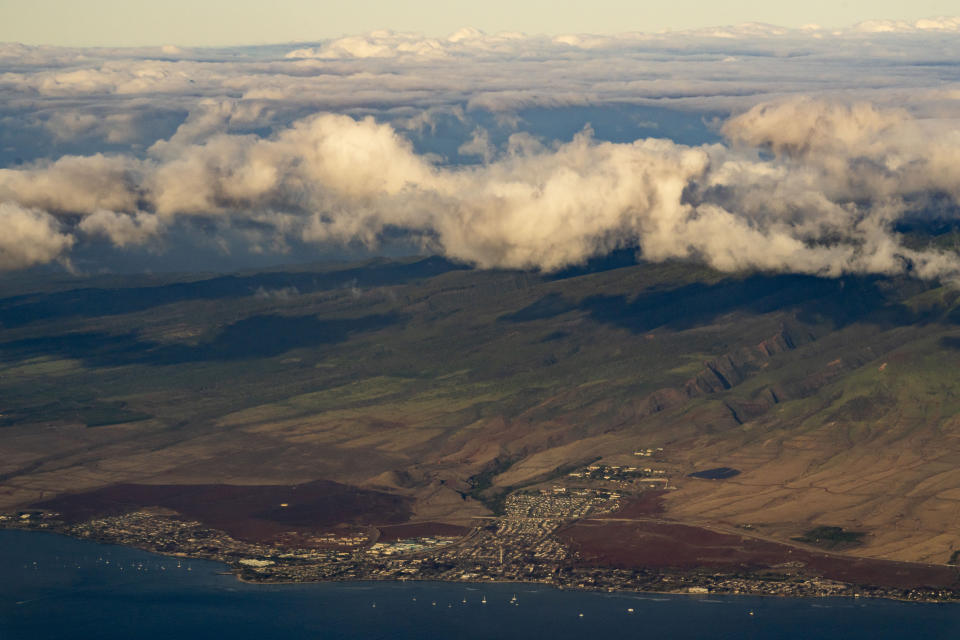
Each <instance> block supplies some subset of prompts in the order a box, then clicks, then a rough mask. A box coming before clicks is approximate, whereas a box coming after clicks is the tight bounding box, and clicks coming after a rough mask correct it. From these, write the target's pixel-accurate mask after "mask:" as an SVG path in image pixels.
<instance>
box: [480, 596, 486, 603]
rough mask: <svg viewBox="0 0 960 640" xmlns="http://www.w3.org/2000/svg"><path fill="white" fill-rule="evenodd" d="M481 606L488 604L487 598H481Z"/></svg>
mask: <svg viewBox="0 0 960 640" xmlns="http://www.w3.org/2000/svg"><path fill="white" fill-rule="evenodd" d="M480 604H487V596H483V597H482V598H480Z"/></svg>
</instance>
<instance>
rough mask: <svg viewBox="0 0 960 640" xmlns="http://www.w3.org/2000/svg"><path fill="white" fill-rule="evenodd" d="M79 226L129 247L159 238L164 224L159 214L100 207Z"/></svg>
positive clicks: (89, 232) (114, 242)
mask: <svg viewBox="0 0 960 640" xmlns="http://www.w3.org/2000/svg"><path fill="white" fill-rule="evenodd" d="M77 228H78V229H79V230H80V231H83V232H84V233H87V234H90V235H99V236H105V237H107V238H109V239H110V241H111V242H112V243H113V245H114V246H116V247H127V246H136V245H143V244H146V243H148V242H149V241H151V240H153V239H154V238H157V237H158V236H159V235H160V233H161V231H162V229H163V226H162V224H161V222H160V219H159V218H157V216H154V215H150V214H148V213H143V212H137V213H135V214H132V215H127V214H123V213H116V212H114V211H107V210H105V209H100V210H98V211H94V212H93V213H92V214H90V215H89V216H86V217H84V218H83V219H82V220H81V221H80V223H79V224H78V225H77Z"/></svg>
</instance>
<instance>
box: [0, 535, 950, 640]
mask: <svg viewBox="0 0 960 640" xmlns="http://www.w3.org/2000/svg"><path fill="white" fill-rule="evenodd" d="M223 570H224V567H223V566H222V565H219V564H216V563H213V562H202V561H196V560H190V561H186V560H181V561H179V562H178V560H177V559H174V558H168V557H164V556H158V555H154V554H150V553H145V552H142V551H137V550H133V549H127V548H124V547H117V546H111V545H102V544H97V543H93V542H87V541H80V540H73V539H70V538H65V537H62V536H58V535H54V534H48V533H36V532H26V531H0V639H2V640H19V639H21V638H22V639H31V640H33V639H38V640H39V639H43V638H58V639H61V638H97V639H112V638H118V639H119V638H123V639H125V640H126V639H129V638H137V639H154V638H156V639H163V640H172V639H180V638H231V639H242V638H257V639H260V640H263V639H265V638H284V639H286V638H293V639H296V638H310V639H334V638H364V639H367V638H390V639H400V640H404V639H408V638H409V639H414V638H416V639H429V638H445V639H446V638H450V639H453V638H478V639H479V638H483V639H491V638H525V639H531V638H533V639H535V638H551V639H558V640H562V639H564V638H577V639H582V638H585V637H592V638H603V637H610V638H664V639H668V640H673V639H684V638H708V639H710V640H720V639H724V638H763V639H778V640H779V639H789V638H798V639H800V638H803V639H805V640H808V639H811V638H842V639H844V640H855V639H860V638H862V639H870V640H875V639H878V638H906V637H910V638H950V639H955V638H960V604H918V603H905V602H893V601H885V600H869V599H841V598H830V599H788V598H756V597H738V596H731V597H716V596H679V595H678V596H673V595H649V594H632V593H593V592H582V591H569V590H567V591H562V590H557V589H552V588H547V587H540V586H537V585H525V584H516V585H513V584H484V585H464V584H452V583H437V582H419V583H409V582H408V583H372V582H357V583H325V584H306V585H304V584H300V585H251V584H243V583H240V582H238V581H237V580H235V579H234V578H233V577H232V576H229V575H223V574H222V572H223ZM514 596H516V602H515V603H514V602H511V600H513V597H514ZM484 598H485V599H486V603H485V604H484V603H483V602H482V599H484ZM629 609H633V612H630V611H629ZM751 613H752V615H751ZM581 614H582V616H581Z"/></svg>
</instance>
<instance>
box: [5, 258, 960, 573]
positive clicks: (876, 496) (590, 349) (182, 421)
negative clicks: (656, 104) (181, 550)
mask: <svg viewBox="0 0 960 640" xmlns="http://www.w3.org/2000/svg"><path fill="white" fill-rule="evenodd" d="M124 285H125V286H124ZM18 286H19V287H20V290H21V291H22V290H23V285H22V283H21V284H19V285H18ZM44 286H45V289H44V291H43V292H42V293H36V294H29V295H19V296H16V297H14V296H10V297H7V298H6V299H3V300H0V321H2V322H3V323H4V324H3V330H2V339H0V358H2V369H0V398H2V399H3V406H2V408H0V413H3V417H2V418H0V421H2V424H3V425H4V426H3V427H2V430H0V484H2V487H0V506H11V505H14V504H25V503H29V502H33V501H36V500H37V499H38V497H39V496H40V495H41V494H42V495H43V496H44V497H50V496H51V495H52V494H56V493H62V492H64V491H77V490H82V489H85V488H93V487H99V486H104V485H107V484H111V483H117V482H141V483H158V484H159V483H212V482H228V483H246V484H256V483H267V484H269V483H287V482H306V481H310V480H315V479H329V480H336V481H339V482H345V483H349V484H355V485H362V486H366V487H372V488H380V489H387V490H390V491H393V492H396V493H400V494H404V495H407V496H411V497H413V498H415V499H416V502H415V503H414V508H413V513H414V518H420V519H426V518H434V519H436V518H440V519H446V520H450V521H456V520H462V519H464V518H467V517H469V516H470V515H473V514H478V513H485V512H486V509H487V506H492V505H495V501H496V497H497V495H499V494H500V493H502V492H503V491H505V490H508V489H509V488H513V487H521V486H527V485H529V484H530V483H536V482H539V481H543V480H545V479H549V478H552V477H556V476H557V475H558V474H559V472H560V471H562V470H563V469H566V468H567V467H569V466H570V465H575V464H577V463H581V462H585V461H587V460H593V459H596V458H598V457H600V458H606V459H613V458H615V457H617V456H623V455H629V454H630V452H631V451H632V450H633V448H635V447H637V446H641V445H644V446H654V445H655V446H662V447H664V448H665V449H666V451H667V453H668V457H669V460H670V463H671V464H672V465H673V468H674V469H675V475H676V479H675V483H676V485H677V486H678V487H679V489H678V490H677V491H674V492H672V493H671V494H670V496H669V499H668V515H669V516H670V517H678V518H683V519H687V520H696V521H701V522H708V523H714V524H716V525H718V526H736V525H744V524H749V525H752V526H753V527H755V529H754V530H755V531H757V532H760V533H762V534H763V535H770V536H772V537H776V538H779V539H787V538H790V537H794V536H797V535H799V534H800V533H802V532H803V531H805V530H806V529H807V528H809V527H810V525H815V524H827V525H838V526H844V527H848V528H856V529H858V530H863V531H866V532H868V534H869V535H868V536H867V537H866V538H865V542H866V544H865V545H864V546H863V547H860V548H858V549H856V550H855V552H856V553H863V554H876V555H884V556H889V557H902V558H912V559H917V558H923V559H930V560H932V561H943V557H942V556H943V555H944V553H946V554H947V555H949V550H950V549H952V548H957V547H960V540H958V537H957V534H956V533H954V532H956V531H957V530H958V527H957V526H956V525H957V521H956V515H955V514H956V513H957V512H958V510H957V509H956V506H957V505H956V503H955V502H952V500H955V499H958V498H960V495H958V494H960V472H955V471H954V469H957V468H960V465H958V462H960V460H958V459H957V458H956V456H957V454H958V452H960V440H958V437H957V433H960V431H958V427H957V420H956V418H955V416H956V413H957V411H956V409H957V402H958V401H957V399H956V395H955V394H956V393H957V391H958V381H960V378H958V375H957V373H956V366H955V365H956V362H957V361H958V358H957V356H958V355H960V351H958V350H957V349H958V346H960V325H957V324H956V320H957V318H958V317H960V314H957V313H956V312H955V311H954V305H955V302H956V295H955V294H954V292H953V291H952V290H951V289H949V288H948V287H942V286H936V285H934V284H926V283H921V282H917V281H912V280H886V279H879V278H847V279H841V280H831V279H817V278H811V277H806V276H792V275H780V276H774V275H756V274H753V275H751V274H742V275H725V274H719V273H716V272H712V271H708V270H705V269H699V268H694V267H691V266H689V265H680V264H661V265H646V264H633V261H632V260H631V259H629V258H627V259H624V256H622V255H615V256H612V257H611V258H610V259H608V260H606V261H602V262H598V263H597V264H594V265H592V268H584V269H578V270H571V271H568V272H566V273H561V274H555V275H551V276H544V275H540V274H532V273H521V272H492V271H474V270H465V269H463V268H460V267H457V266H456V265H452V264H449V263H446V262H444V261H442V260H437V259H425V260H407V261H401V262H392V263H391V262H385V261H378V262H374V263H369V264H365V265H353V266H348V267H343V266H340V267H338V266H325V267H322V268H320V267H318V268H317V269H299V270H297V271H276V272H271V273H267V274H239V275H237V276H230V277H227V278H197V277H195V278H189V277H181V278H178V279H177V280H176V281H175V282H174V281H163V280H162V279H156V278H154V279H152V280H151V281H150V282H143V281H140V280H138V281H132V280H131V281H126V282H125V281H123V280H122V279H119V280H118V279H116V278H113V279H111V280H110V281H96V280H93V281H84V282H82V283H71V282H61V283H55V284H49V283H48V284H45V285H44ZM706 465H714V466H731V467H735V468H737V469H740V470H741V472H742V473H741V474H740V475H739V476H736V477H735V478H732V479H729V480H724V481H722V482H713V481H702V480H693V479H686V478H685V477H684V476H685V472H688V471H693V470H695V469H699V468H703V467H704V466H706ZM681 471H683V472H684V473H681ZM478 478H482V479H483V482H482V483H478ZM481 485H482V486H481ZM485 505H486V506H485Z"/></svg>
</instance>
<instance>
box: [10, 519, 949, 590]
mask: <svg viewBox="0 0 960 640" xmlns="http://www.w3.org/2000/svg"><path fill="white" fill-rule="evenodd" d="M17 524H19V523H17ZM0 530H7V531H28V532H34V533H38V532H41V533H42V532H45V533H51V534H55V535H60V536H64V537H66V538H71V539H73V540H80V541H87V542H92V543H95V544H105V545H115V546H119V547H124V548H128V549H137V550H139V551H144V552H147V553H152V554H156V555H159V556H164V557H169V558H177V559H191V560H201V561H209V562H216V563H218V564H220V565H222V566H223V567H224V568H225V569H226V570H224V571H219V572H217V573H218V574H220V575H232V576H233V577H234V578H235V579H236V580H238V581H239V582H242V583H244V584H249V585H306V584H321V583H347V582H379V583H386V582H394V583H407V582H442V583H446V584H458V583H459V584H464V585H485V584H517V585H537V586H543V587H550V588H553V589H557V590H561V591H562V590H569V591H583V592H592V593H621V594H661V595H673V596H701V597H702V596H725V597H733V596H767V597H775V598H803V599H826V598H843V599H850V600H855V599H861V598H870V599H881V600H892V601H899V602H922V603H929V604H958V603H960V589H932V588H929V587H922V586H917V587H914V588H909V589H896V588H890V587H878V586H875V585H858V584H852V583H842V582H837V581H819V580H818V579H817V578H808V579H807V580H806V581H805V582H804V583H797V582H782V581H776V580H763V579H762V578H761V577H760V576H756V575H754V576H750V575H749V574H748V575H745V576H735V577H734V579H736V580H737V581H738V584H739V585H740V587H741V588H738V589H731V588H723V587H718V586H717V585H716V584H715V582H716V580H717V577H718V575H721V574H718V573H713V574H707V573H703V572H702V571H701V572H696V571H694V572H690V571H687V572H684V571H669V570H655V571H652V572H651V571H650V570H643V569H639V570H626V569H618V568H608V567H600V566H596V567H575V566H573V565H570V566H568V567H566V569H568V570H570V571H571V572H572V573H571V574H570V576H569V577H567V578H566V579H564V578H561V577H559V576H550V577H549V578H547V577H543V578H539V579H522V578H521V579H518V578H517V577H516V576H511V577H497V576H489V577H486V578H483V579H475V578H459V577H458V578H452V577H450V575H449V573H448V574H446V575H445V574H432V575H404V576H393V575H391V576H384V575H376V574H374V573H372V571H374V570H375V569H370V568H366V569H362V568H360V569H358V567H357V566H356V565H346V568H348V569H349V571H345V572H343V573H341V574H339V575H331V576H320V575H314V576H313V577H311V578H309V579H304V578H289V577H286V576H284V574H283V573H276V572H277V571H280V570H281V569H282V567H277V568H275V569H272V570H271V568H270V567H249V566H243V565H242V564H241V563H240V561H239V560H238V559H235V558H234V559H233V560H231V559H230V558H229V557H225V556H223V555H218V554H204V553H189V552H186V551H183V550H176V549H157V548H156V547H155V546H151V545H149V544H137V543H136V542H135V541H122V540H117V539H115V538H113V537H110V536H96V537H95V536H85V535H77V534H76V533H75V532H71V531H70V530H67V529H66V528H62V527H53V526H22V525H21V526H16V525H15V526H10V525H9V523H0ZM271 566H273V565H271ZM351 571H352V572H351ZM577 571H579V572H580V573H577ZM638 571H639V572H645V573H644V575H648V574H649V575H653V576H654V577H655V578H659V580H657V581H656V582H653V583H651V582H647V583H645V584H647V585H649V584H657V585H658V586H659V585H662V587H661V588H643V584H636V583H635V584H633V585H631V584H630V583H629V578H630V575H635V574H636V573H637V572H638ZM587 574H590V575H591V576H593V577H594V579H595V578H596V574H602V575H603V576H604V577H605V578H606V579H608V580H610V581H611V584H608V585H606V586H605V585H603V584H595V583H594V584H584V583H583V582H582V581H581V582H577V581H576V579H575V578H577V577H580V578H583V576H585V575H587ZM560 575H564V574H560ZM725 577H726V578H728V579H729V578H731V576H725ZM616 580H619V582H614V581H616ZM671 582H679V584H683V585H684V586H682V587H679V586H674V585H673V584H670V583H671ZM801 584H803V585H805V586H806V587H808V589H806V590H804V589H798V588H797V587H799V586H800V585H801ZM815 584H821V585H823V586H824V587H829V590H827V591H820V592H813V591H812V588H813V585H815ZM789 587H793V590H785V589H787V588H789ZM778 588H779V590H778Z"/></svg>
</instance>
